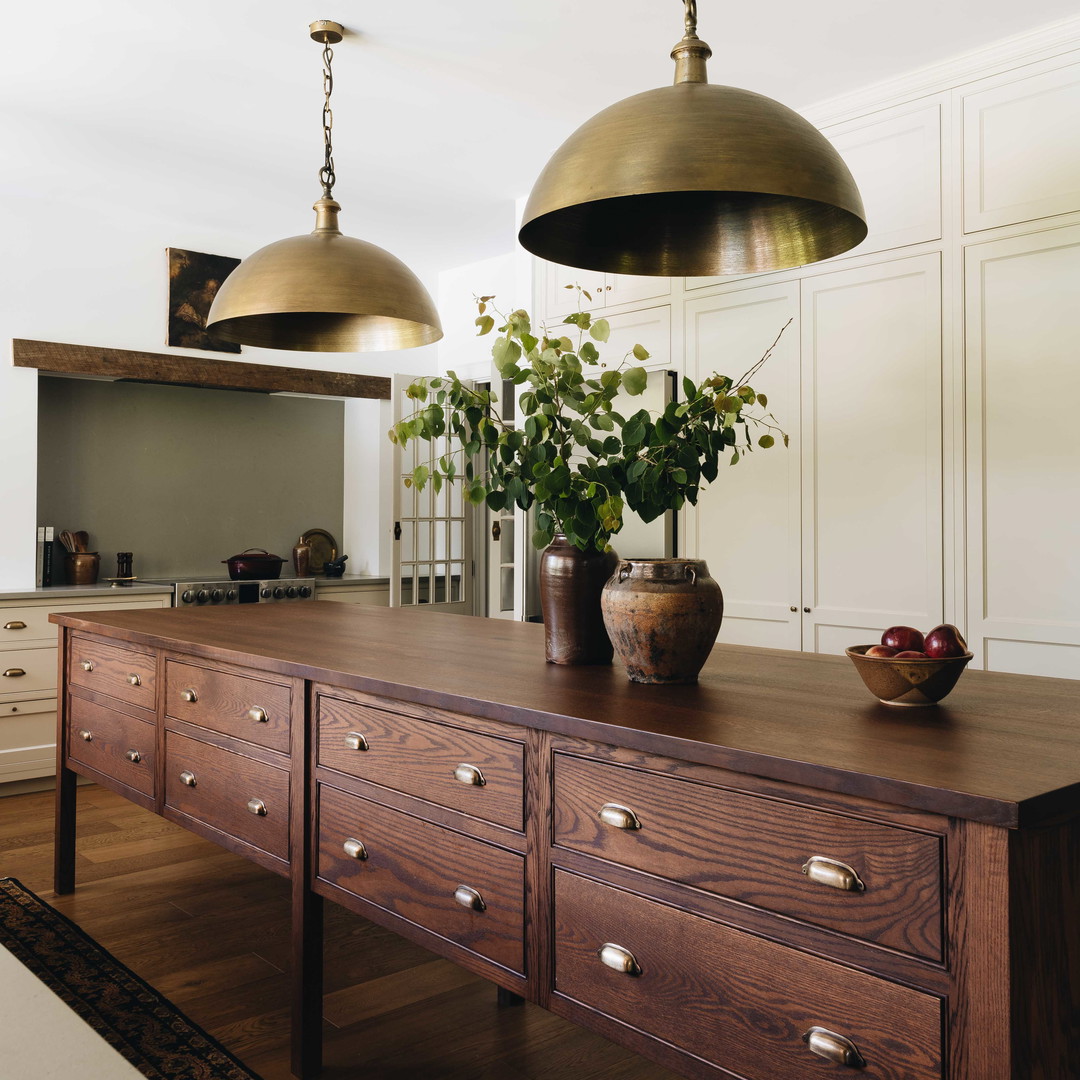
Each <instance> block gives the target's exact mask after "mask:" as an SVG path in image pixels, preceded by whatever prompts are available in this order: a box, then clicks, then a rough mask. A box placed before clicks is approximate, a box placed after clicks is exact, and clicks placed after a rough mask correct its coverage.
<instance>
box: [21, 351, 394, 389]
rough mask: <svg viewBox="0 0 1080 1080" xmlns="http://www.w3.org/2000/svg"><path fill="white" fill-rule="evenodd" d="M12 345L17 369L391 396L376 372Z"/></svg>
mask: <svg viewBox="0 0 1080 1080" xmlns="http://www.w3.org/2000/svg"><path fill="white" fill-rule="evenodd" d="M11 345H12V356H13V358H14V363H15V366H16V367H26V368H37V369H38V370H39V371H52V372H55V373H57V374H62V375H95V376H99V377H103V378H107V379H119V380H123V381H125V382H148V383H169V384H174V385H177V386H198V387H202V388H204V389H208V390H254V391H257V392H259V393H263V394H279V393H292V394H323V395H327V396H329V397H357V398H379V399H382V400H389V398H390V380H389V379H388V378H384V377H383V376H380V375H355V374H352V373H350V372H345V371H311V370H308V369H307V368H294V367H277V366H276V365H273V364H246V363H244V362H243V361H240V360H218V359H215V358H212V357H211V358H208V357H202V356H184V355H181V354H178V353H151V352H133V351H131V350H129V349H101V348H98V347H97V346H94V345H67V344H64V343H62V342H58V341H29V340H27V339H25V338H15V339H14V340H13V341H12V343H11Z"/></svg>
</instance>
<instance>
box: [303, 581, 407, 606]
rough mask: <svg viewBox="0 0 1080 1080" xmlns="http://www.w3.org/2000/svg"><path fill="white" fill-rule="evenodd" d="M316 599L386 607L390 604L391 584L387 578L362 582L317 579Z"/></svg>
mask: <svg viewBox="0 0 1080 1080" xmlns="http://www.w3.org/2000/svg"><path fill="white" fill-rule="evenodd" d="M315 599H316V600H337V601H338V602H339V603H343V604H373V605H375V606H378V607H386V606H387V605H388V604H389V603H390V582H389V581H388V580H387V579H386V578H372V579H366V578H365V579H364V580H362V581H352V580H350V579H349V578H316V579H315Z"/></svg>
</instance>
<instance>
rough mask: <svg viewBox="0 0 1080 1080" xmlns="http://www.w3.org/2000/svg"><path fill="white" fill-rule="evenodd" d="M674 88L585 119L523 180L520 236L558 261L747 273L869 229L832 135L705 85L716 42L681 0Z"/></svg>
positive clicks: (621, 268) (821, 255)
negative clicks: (531, 178) (703, 35)
mask: <svg viewBox="0 0 1080 1080" xmlns="http://www.w3.org/2000/svg"><path fill="white" fill-rule="evenodd" d="M684 5H685V9H686V13H685V35H684V37H683V39H682V41H680V42H679V43H678V44H677V45H676V46H675V48H674V49H673V50H672V52H671V56H672V59H673V60H674V61H675V84H674V85H673V86H665V87H662V88H660V89H658V90H649V91H646V92H645V93H643V94H636V95H635V96H633V97H629V98H626V99H624V100H623V101H620V102H618V103H617V104H615V105H612V106H611V107H610V108H608V109H605V110H604V111H603V112H601V113H598V114H597V115H596V116H594V117H593V118H592V119H591V120H589V121H587V122H586V123H585V124H583V125H582V126H581V127H580V128H578V130H577V131H575V132H574V133H573V135H571V136H570V138H568V139H567V140H566V142H564V143H563V144H562V146H561V147H559V149H558V150H557V151H556V152H555V155H554V156H553V157H552V159H551V160H550V161H549V162H548V164H547V166H546V167H545V169H544V171H543V172H542V173H541V174H540V178H539V179H538V180H537V181H536V184H535V186H534V187H533V189H532V194H531V195H530V196H529V200H528V202H527V204H526V206H525V214H524V217H523V224H522V226H521V231H520V233H519V234H518V239H519V240H520V241H521V244H522V246H523V247H525V248H526V249H527V250H529V251H531V252H532V253H533V254H534V255H539V256H540V257H541V258H544V259H549V260H551V261H552V262H557V263H563V264H564V265H567V266H575V267H581V268H583V269H586V270H597V271H609V272H612V273H620V274H645V275H658V276H671V277H674V276H681V275H684V274H685V275H691V276H693V275H713V274H748V273H756V272H758V271H763V270H779V269H783V268H785V267H789V266H801V265H803V264H805V263H812V262H817V261H819V260H821V259H827V258H829V257H830V256H832V255H838V254H840V252H842V251H847V250H849V249H850V248H852V247H854V246H855V245H856V244H858V243H859V242H860V241H861V240H862V239H863V238H864V237H865V236H866V220H865V213H864V211H863V205H862V199H861V198H860V196H859V191H858V189H857V188H856V186H855V181H854V180H853V179H852V178H851V173H850V172H849V171H848V168H847V166H846V165H845V164H844V162H843V161H842V160H841V158H840V155H839V154H837V152H836V151H835V150H834V149H833V147H832V146H831V144H830V143H829V142H828V140H827V139H826V138H825V137H824V136H823V135H822V134H821V132H819V131H818V130H817V129H816V128H815V127H814V126H813V125H812V124H809V123H808V122H807V121H806V120H804V119H803V118H802V117H801V116H799V115H798V114H797V113H795V112H793V111H792V110H791V109H788V108H787V107H786V106H784V105H781V104H780V103H779V102H776V101H773V100H772V99H771V98H767V97H763V96H762V95H760V94H754V93H751V92H750V91H749V90H738V89H736V88H735V87H731V86H716V85H713V84H711V83H709V82H708V79H707V76H706V73H705V61H706V60H707V59H708V58H709V57H710V56H711V55H712V50H711V49H710V48H709V46H708V45H706V44H705V42H703V41H701V40H700V39H699V38H698V36H697V4H696V2H695V0H684Z"/></svg>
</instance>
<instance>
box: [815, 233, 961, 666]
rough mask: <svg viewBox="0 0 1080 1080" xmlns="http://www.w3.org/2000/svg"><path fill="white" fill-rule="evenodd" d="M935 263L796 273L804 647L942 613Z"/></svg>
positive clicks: (832, 646) (867, 636) (851, 639)
mask: <svg viewBox="0 0 1080 1080" xmlns="http://www.w3.org/2000/svg"><path fill="white" fill-rule="evenodd" d="M941 377H942V346H941V260H940V256H939V255H938V254H937V253H934V254H931V255H921V256H913V257H911V258H908V259H897V260H894V261H891V262H888V263H885V264H883V265H877V266H866V267H859V268H852V269H848V270H842V271H838V272H836V273H832V274H822V275H819V276H816V277H813V278H810V279H806V280H804V281H803V282H802V381H803V414H802V421H803V426H802V446H803V454H802V520H803V529H802V541H803V545H802V546H803V573H802V606H803V616H804V620H803V648H804V649H807V650H810V651H812V652H842V651H843V649H844V648H845V647H846V646H848V645H851V644H853V643H856V642H864V641H873V640H875V639H876V637H877V635H878V634H879V633H880V632H881V630H883V629H884V628H885V627H887V626H892V625H895V624H898V623H902V624H905V625H909V626H917V627H920V628H923V629H928V628H929V627H931V626H934V625H936V624H937V623H939V622H941V621H942V616H943V597H944V580H943V558H942V548H943V522H942V413H941Z"/></svg>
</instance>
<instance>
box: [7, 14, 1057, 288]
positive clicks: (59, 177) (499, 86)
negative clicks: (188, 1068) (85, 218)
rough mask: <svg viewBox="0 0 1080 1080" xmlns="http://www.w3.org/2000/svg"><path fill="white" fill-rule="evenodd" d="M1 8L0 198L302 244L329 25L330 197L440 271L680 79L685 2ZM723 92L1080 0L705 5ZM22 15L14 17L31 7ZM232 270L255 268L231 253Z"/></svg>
mask: <svg viewBox="0 0 1080 1080" xmlns="http://www.w3.org/2000/svg"><path fill="white" fill-rule="evenodd" d="M29 7H30V5H27V4H25V3H23V4H16V3H15V0H7V3H5V13H6V19H5V21H6V23H7V25H6V26H5V27H4V28H3V44H0V109H3V110H4V111H5V112H6V113H7V114H8V116H7V120H8V122H9V124H12V125H14V126H15V130H17V131H18V132H19V133H20V134H21V136H22V139H23V144H22V146H21V147H20V148H18V149H19V150H20V151H21V153H19V154H13V153H11V152H9V153H7V155H6V156H7V164H6V165H3V164H0V176H2V177H3V178H4V196H5V197H12V196H14V195H17V194H18V191H19V189H20V188H26V187H27V186H28V185H33V187H34V188H35V189H36V194H38V195H45V196H51V197H53V198H56V199H59V200H65V201H68V202H76V203H85V204H86V205H92V204H94V203H100V202H101V201H102V200H105V201H110V202H113V203H115V204H124V203H131V204H142V205H144V206H149V207H152V208H153V210H154V211H155V216H157V217H159V218H164V219H166V220H169V221H176V222H190V223H192V225H193V226H195V225H197V226H198V228H199V229H200V230H206V231H209V232H213V231H214V230H218V229H220V230H221V231H222V232H223V233H224V234H226V235H234V236H235V235H242V236H244V237H250V238H251V242H252V246H258V244H261V243H263V242H269V241H270V240H274V239H279V238H280V237H282V236H286V235H291V234H295V233H300V232H306V231H308V230H309V229H310V227H311V226H312V224H313V217H312V215H311V213H310V211H309V210H308V207H309V206H310V203H311V202H312V201H313V200H314V199H315V198H317V197H318V194H319V187H318V181H317V178H316V173H317V170H318V168H319V166H320V165H321V157H322V146H321V133H320V129H319V123H320V108H321V75H320V68H321V63H320V47H319V46H318V45H317V44H315V43H314V42H313V41H311V40H310V38H309V37H308V35H307V24H308V23H309V22H310V21H311V20H313V19H316V18H329V19H334V20H336V21H338V22H341V23H343V24H344V25H345V26H346V27H347V29H348V31H349V34H348V36H347V37H346V38H345V40H344V41H342V42H341V44H340V45H338V46H337V47H336V48H335V60H334V74H335V81H336V86H335V93H334V115H335V157H336V162H337V174H338V184H337V187H336V189H335V195H336V196H337V198H338V199H339V200H340V201H341V203H342V205H343V208H344V213H343V215H342V226H343V228H344V230H345V231H346V232H348V233H351V234H352V235H357V236H362V237H363V238H365V239H368V240H371V241H374V242H375V243H379V244H382V245H383V246H385V247H387V248H389V249H390V250H391V251H393V252H394V253H395V254H397V255H399V256H400V257H401V258H404V259H405V260H406V261H407V262H409V263H410V264H411V265H414V267H415V268H416V269H418V270H420V271H421V272H422V273H424V274H425V276H430V275H431V274H433V273H434V271H436V270H437V269H439V268H441V267H447V266H455V265H460V264H463V263H467V262H472V261H474V260H476V259H480V258H486V257H488V256H491V255H495V254H499V253H501V252H503V251H505V250H506V248H507V240H508V237H509V236H510V235H512V231H511V230H512V224H513V222H512V215H513V200H514V199H515V198H516V197H518V196H520V195H522V194H524V193H526V192H527V191H528V189H529V187H530V186H531V184H532V181H533V180H534V179H535V177H536V175H537V173H538V172H539V170H540V168H541V167H542V165H543V163H544V161H545V160H546V159H547V158H548V156H550V154H551V152H552V151H553V150H554V149H555V147H556V146H557V145H558V144H559V143H560V142H561V141H562V139H563V138H565V137H566V136H567V135H568V134H569V133H570V132H571V131H572V130H573V129H574V128H575V127H576V126H577V125H578V124H580V123H581V122H583V121H584V120H586V119H587V118H588V117H589V116H591V115H592V114H593V113H595V112H597V111H598V110H599V109H601V108H603V107H604V106H606V105H608V104H611V103H612V102H614V101H616V100H618V99H619V98H621V97H624V96H626V95H628V94H631V93H636V92H638V91H641V90H646V89H649V88H651V87H654V86H659V85H662V84H664V83H667V82H668V81H670V78H671V72H672V64H671V61H670V59H669V58H668V53H669V51H670V48H671V46H672V45H673V44H674V43H675V42H676V41H677V40H678V38H679V37H680V36H681V34H682V15H683V5H682V3H680V2H679V0H573V2H571V0H412V2H406V0H395V2H388V0H383V2H382V3H379V4H375V3H370V2H366V3H365V2H362V0H320V2H319V3H306V4H300V3H297V2H296V0H167V2H163V0H153V2H150V3H147V2H146V0H52V2H51V3H50V4H49V5H48V6H47V7H46V8H42V9H39V10H38V11H36V12H35V11H31V10H28V9H29ZM698 7H699V32H700V35H701V37H702V38H704V40H706V41H708V42H709V43H710V44H711V45H712V48H713V52H714V56H713V59H712V61H711V62H710V67H709V71H710V77H711V79H712V81H714V82H724V83H729V84H732V85H737V86H744V87H746V88H748V89H752V90H756V91H759V92H761V93H765V94H768V95H770V96H771V97H775V98H777V99H778V100H780V101H783V102H784V103H785V104H788V105H791V106H793V107H795V108H799V107H806V106H809V105H812V104H814V103H816V102H818V101H822V100H825V99H827V98H830V97H833V96H835V95H837V94H840V93H842V92H844V91H848V90H853V89H856V88H858V87H861V86H865V85H867V84H870V83H873V82H877V81H879V80H882V79H886V78H888V77H890V76H893V75H898V74H901V73H903V72H906V71H910V70H913V69H916V68H919V67H922V66H925V65H928V64H932V63H934V62H937V61H941V60H945V59H947V58H949V57H951V56H955V55H957V54H960V53H963V52H966V51H969V50H971V49H974V48H977V47H979V46H981V45H985V44H988V43H990V42H993V41H996V40H998V39H1001V38H1004V37H1008V36H1011V35H1013V34H1016V33H1019V32H1021V31H1024V30H1027V29H1033V28H1035V27H1039V26H1043V25H1045V24H1048V23H1052V22H1055V21H1057V20H1060V19H1063V18H1066V17H1069V16H1073V15H1075V14H1076V12H1077V7H1076V0H1025V2H1024V3H1022V4H1018V3H1016V0H944V2H943V0H906V2H905V3H902V4H898V3H896V2H890V3H885V2H884V0H816V2H814V3H808V2H806V0H772V2H771V3H743V4H738V5H736V4H733V3H730V2H727V3H721V2H720V0H700V3H699V5H698ZM16 8H20V9H21V10H18V11H16V10H15V9H16ZM235 254H238V255H243V254H247V252H246V251H243V252H242V251H237V252H235Z"/></svg>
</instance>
